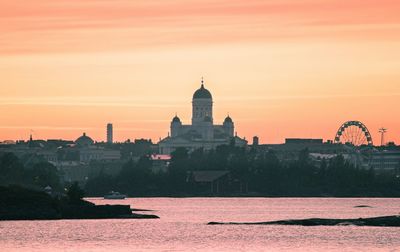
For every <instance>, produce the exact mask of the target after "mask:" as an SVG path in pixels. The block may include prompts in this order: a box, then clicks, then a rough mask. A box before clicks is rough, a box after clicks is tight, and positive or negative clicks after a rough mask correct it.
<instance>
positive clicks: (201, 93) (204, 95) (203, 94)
mask: <svg viewBox="0 0 400 252" xmlns="http://www.w3.org/2000/svg"><path fill="white" fill-rule="evenodd" d="M193 99H212V96H211V93H210V91H208V90H207V89H206V88H204V84H201V87H200V88H199V89H197V90H196V92H194V94H193Z"/></svg>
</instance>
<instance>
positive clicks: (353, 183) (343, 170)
mask: <svg viewBox="0 0 400 252" xmlns="http://www.w3.org/2000/svg"><path fill="white" fill-rule="evenodd" d="M199 170H226V171H229V172H230V175H231V180H232V181H240V182H241V184H245V185H246V191H245V192H243V191H242V190H240V191H239V190H238V189H237V188H233V189H232V190H231V191H225V192H221V194H222V195H227V196H230V195H231V196H233V195H254V196H387V197H389V196H390V197H398V196H400V178H399V177H398V176H395V175H393V174H376V173H375V172H374V170H372V169H370V170H365V169H360V168H358V167H355V166H353V165H352V164H351V163H349V162H347V161H346V160H345V159H344V157H343V156H341V155H338V156H336V157H335V158H332V159H330V160H328V161H326V160H322V161H321V163H320V164H319V165H316V164H315V163H313V162H312V161H311V159H310V157H309V153H308V150H307V149H305V150H303V151H301V152H300V153H299V154H298V158H297V159H296V160H292V161H286V162H282V161H280V160H279V159H278V157H277V156H276V154H275V153H274V152H273V151H272V150H271V151H268V152H266V153H259V152H257V151H256V150H250V151H248V150H246V149H244V148H238V147H234V146H219V147H217V148H216V150H213V151H207V152H205V151H203V150H201V149H199V150H196V151H194V152H192V153H190V154H189V153H188V152H187V151H186V150H185V149H177V150H176V151H175V152H174V153H172V160H171V163H170V165H169V169H168V172H166V173H160V174H153V173H152V172H151V161H150V160H149V159H148V157H145V156H144V157H142V158H141V159H140V160H139V161H138V162H133V161H129V162H127V163H126V164H125V165H124V166H123V168H122V170H121V172H120V173H119V175H117V176H114V177H111V176H109V175H106V174H103V173H101V174H100V175H99V176H97V177H94V178H91V179H89V181H88V182H87V184H86V192H87V194H88V195H93V196H102V195H104V194H105V193H107V192H108V191H111V190H114V191H120V192H121V193H127V194H128V195H130V196H197V195H207V192H204V191H199V190H198V188H197V187H196V185H194V184H193V183H190V181H189V179H188V172H190V171H199Z"/></svg>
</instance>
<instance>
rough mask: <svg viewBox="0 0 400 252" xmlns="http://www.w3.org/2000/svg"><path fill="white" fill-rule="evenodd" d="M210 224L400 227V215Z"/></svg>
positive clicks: (214, 223) (217, 223)
mask: <svg viewBox="0 0 400 252" xmlns="http://www.w3.org/2000/svg"><path fill="white" fill-rule="evenodd" d="M208 225H299V226H340V225H341V226H347V225H353V226H374V227H400V215H393V216H380V217H372V218H358V219H321V218H312V219H299V220H278V221H267V222H209V223H208Z"/></svg>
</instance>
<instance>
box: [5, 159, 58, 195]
mask: <svg viewBox="0 0 400 252" xmlns="http://www.w3.org/2000/svg"><path fill="white" fill-rule="evenodd" d="M0 185H23V186H25V187H31V188H37V189H43V188H45V187H46V186H51V187H52V189H53V190H57V191H60V190H62V183H61V176H60V174H59V172H58V170H57V168H56V167H55V166H54V165H52V164H50V163H49V162H47V161H44V160H39V161H37V162H34V163H32V164H30V165H25V164H24V163H23V162H22V160H20V159H19V158H18V157H17V156H15V155H14V154H13V153H5V154H3V155H1V156H0Z"/></svg>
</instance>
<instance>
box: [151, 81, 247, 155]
mask: <svg viewBox="0 0 400 252" xmlns="http://www.w3.org/2000/svg"><path fill="white" fill-rule="evenodd" d="M234 127H235V126H234V123H233V120H232V118H231V117H230V116H229V115H228V116H227V117H226V118H225V120H224V122H223V123H222V124H221V125H215V124H214V118H213V98H212V95H211V93H210V91H208V90H207V89H206V88H205V87H204V81H203V80H202V81H201V86H200V88H199V89H197V90H196V91H195V92H194V94H193V99H192V124H190V125H184V124H182V122H181V119H180V118H179V117H178V116H177V115H175V117H174V118H173V119H172V122H171V128H170V130H171V131H170V135H169V136H168V137H166V138H164V139H162V140H161V141H160V142H159V143H158V144H159V152H160V153H161V154H170V153H171V152H173V151H174V150H175V149H176V148H179V147H183V148H186V149H188V150H189V151H193V150H195V149H199V148H203V149H205V150H210V149H214V148H215V147H217V146H219V145H228V144H235V145H237V146H246V145H247V141H246V140H245V139H242V138H240V137H238V136H235V135H234V132H235V131H234Z"/></svg>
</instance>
